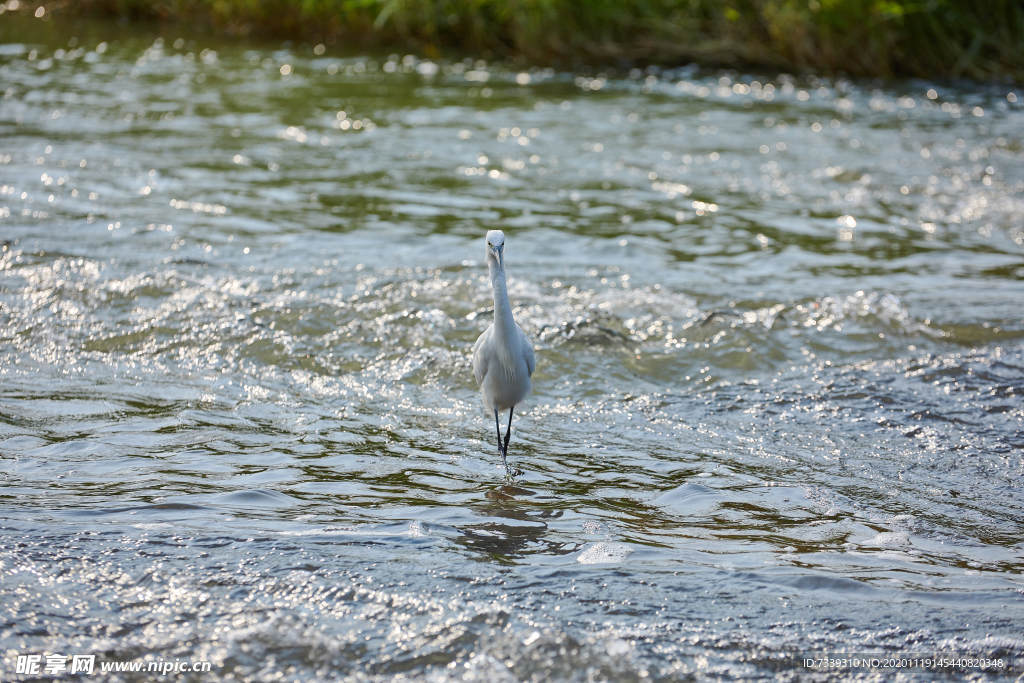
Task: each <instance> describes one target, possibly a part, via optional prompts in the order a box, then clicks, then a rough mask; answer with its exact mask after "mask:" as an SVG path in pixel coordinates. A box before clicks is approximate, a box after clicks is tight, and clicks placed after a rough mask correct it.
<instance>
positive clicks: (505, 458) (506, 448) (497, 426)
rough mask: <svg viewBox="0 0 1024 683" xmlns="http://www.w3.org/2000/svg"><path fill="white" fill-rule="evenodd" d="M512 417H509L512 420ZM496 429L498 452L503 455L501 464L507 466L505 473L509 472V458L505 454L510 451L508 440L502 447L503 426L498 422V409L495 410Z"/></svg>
mask: <svg viewBox="0 0 1024 683" xmlns="http://www.w3.org/2000/svg"><path fill="white" fill-rule="evenodd" d="M511 418H512V416H511V415H509V419H510V420H511ZM494 428H495V429H496V430H497V431H498V452H499V453H501V462H502V463H503V464H504V465H505V471H506V472H508V458H507V457H506V456H505V453H506V452H507V451H508V440H507V439H506V440H505V447H504V448H502V447H501V424H500V423H499V422H498V409H497V408H495V409H494Z"/></svg>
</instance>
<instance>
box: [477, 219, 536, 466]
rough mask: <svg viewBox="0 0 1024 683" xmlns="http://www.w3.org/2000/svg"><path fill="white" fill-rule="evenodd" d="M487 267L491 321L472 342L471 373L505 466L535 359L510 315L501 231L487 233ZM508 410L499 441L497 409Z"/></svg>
mask: <svg viewBox="0 0 1024 683" xmlns="http://www.w3.org/2000/svg"><path fill="white" fill-rule="evenodd" d="M487 268H488V270H489V271H490V274H491V288H492V289H493V291H494V322H493V323H491V325H490V326H489V327H488V328H487V329H486V330H484V332H483V334H481V335H480V337H479V338H478V339H477V340H476V344H474V345H473V376H474V377H476V382H477V384H479V385H480V395H481V396H482V397H483V400H484V406H485V407H486V408H487V409H488V410H489V411H492V412H493V413H494V425H495V428H496V429H497V431H498V451H499V452H500V453H501V460H502V462H503V463H504V464H505V471H506V473H510V470H509V467H508V439H509V436H510V435H511V433H512V413H513V411H514V409H515V406H516V404H517V403H519V402H520V401H522V400H523V399H524V398H525V397H526V395H527V394H528V393H530V377H531V375H533V368H534V365H535V363H536V361H535V360H534V355H533V345H532V344H530V340H529V339H527V338H526V335H525V334H523V331H522V330H521V329H520V328H519V325H517V324H516V321H515V319H514V318H513V317H512V305H511V304H510V303H509V300H508V288H507V287H506V285H505V234H504V233H503V232H502V231H501V230H491V231H489V232H488V233H487ZM505 410H507V411H508V429H507V430H506V431H505V441H504V445H502V439H501V426H500V425H499V423H498V413H499V412H502V411H505Z"/></svg>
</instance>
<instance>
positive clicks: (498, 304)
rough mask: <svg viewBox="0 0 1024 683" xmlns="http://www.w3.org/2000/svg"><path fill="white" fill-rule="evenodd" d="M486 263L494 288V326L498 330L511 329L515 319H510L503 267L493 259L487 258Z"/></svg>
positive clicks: (510, 305) (509, 305) (510, 307)
mask: <svg viewBox="0 0 1024 683" xmlns="http://www.w3.org/2000/svg"><path fill="white" fill-rule="evenodd" d="M487 265H488V268H489V270H490V272H491V288H492V289H493V290H494V327H495V328H497V330H498V331H499V332H501V331H504V330H511V329H512V328H513V327H514V326H515V321H514V320H513V319H512V304H510V303H509V300H508V288H507V287H506V286H505V269H504V268H502V267H501V266H500V265H498V263H497V262H496V261H495V260H494V259H489V263H488V264H487Z"/></svg>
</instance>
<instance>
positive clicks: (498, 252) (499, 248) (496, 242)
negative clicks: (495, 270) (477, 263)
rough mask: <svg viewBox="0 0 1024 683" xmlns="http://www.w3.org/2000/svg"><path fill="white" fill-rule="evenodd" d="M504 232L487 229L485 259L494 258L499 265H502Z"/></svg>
mask: <svg viewBox="0 0 1024 683" xmlns="http://www.w3.org/2000/svg"><path fill="white" fill-rule="evenodd" d="M504 251H505V233H503V232H502V231H501V230H488V231H487V259H488V260H490V259H494V261H495V263H497V264H498V265H499V266H503V265H504V257H503V254H504Z"/></svg>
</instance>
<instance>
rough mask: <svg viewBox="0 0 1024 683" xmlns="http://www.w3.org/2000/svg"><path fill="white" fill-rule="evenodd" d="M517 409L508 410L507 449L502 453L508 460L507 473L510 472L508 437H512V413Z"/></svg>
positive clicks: (513, 407)
mask: <svg viewBox="0 0 1024 683" xmlns="http://www.w3.org/2000/svg"><path fill="white" fill-rule="evenodd" d="M515 409H516V407H515V406H512V407H511V408H509V409H508V429H506V430H505V448H504V450H503V451H502V453H503V454H504V456H505V457H506V460H505V471H506V472H507V471H509V470H508V460H507V456H508V437H510V436H512V413H513V412H514V411H515Z"/></svg>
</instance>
